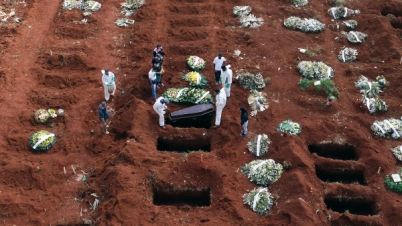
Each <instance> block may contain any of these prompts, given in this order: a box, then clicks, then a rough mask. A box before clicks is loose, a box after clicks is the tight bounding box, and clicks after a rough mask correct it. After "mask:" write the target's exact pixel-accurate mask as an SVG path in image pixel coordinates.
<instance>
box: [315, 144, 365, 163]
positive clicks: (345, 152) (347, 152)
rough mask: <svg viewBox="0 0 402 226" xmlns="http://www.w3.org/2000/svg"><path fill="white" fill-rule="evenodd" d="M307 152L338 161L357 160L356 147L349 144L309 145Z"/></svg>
mask: <svg viewBox="0 0 402 226" xmlns="http://www.w3.org/2000/svg"><path fill="white" fill-rule="evenodd" d="M308 150H309V151H310V152H311V153H316V154H317V155H318V156H321V157H324V158H332V159H340V160H357V159H358V156H357V155H356V147H355V146H354V145H351V144H337V143H325V144H310V145H309V146H308Z"/></svg>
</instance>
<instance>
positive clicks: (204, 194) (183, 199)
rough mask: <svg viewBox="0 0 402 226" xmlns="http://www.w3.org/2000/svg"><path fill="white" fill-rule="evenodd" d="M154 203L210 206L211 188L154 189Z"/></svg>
mask: <svg viewBox="0 0 402 226" xmlns="http://www.w3.org/2000/svg"><path fill="white" fill-rule="evenodd" d="M153 204H154V205H157V206H181V205H189V206H194V207H197V206H210V205H211V189H210V188H202V189H194V188H181V189H175V188H168V189H153Z"/></svg>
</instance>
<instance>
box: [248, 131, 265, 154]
mask: <svg viewBox="0 0 402 226" xmlns="http://www.w3.org/2000/svg"><path fill="white" fill-rule="evenodd" d="M270 144H271V140H270V139H269V138H268V136H267V135H266V134H260V135H257V136H256V137H254V138H253V139H252V140H251V141H250V142H248V143H247V149H248V150H249V151H250V152H251V153H253V154H254V155H255V156H257V157H260V156H263V155H265V154H266V153H267V152H268V148H269V145H270Z"/></svg>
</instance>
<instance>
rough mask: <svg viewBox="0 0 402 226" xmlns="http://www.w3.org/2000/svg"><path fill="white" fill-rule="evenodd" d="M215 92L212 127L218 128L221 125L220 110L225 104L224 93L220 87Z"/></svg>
mask: <svg viewBox="0 0 402 226" xmlns="http://www.w3.org/2000/svg"><path fill="white" fill-rule="evenodd" d="M215 92H216V118H215V126H214V128H218V127H219V126H220V125H221V116H222V110H223V108H224V107H225V105H226V94H225V91H224V90H223V88H222V89H217V90H215Z"/></svg>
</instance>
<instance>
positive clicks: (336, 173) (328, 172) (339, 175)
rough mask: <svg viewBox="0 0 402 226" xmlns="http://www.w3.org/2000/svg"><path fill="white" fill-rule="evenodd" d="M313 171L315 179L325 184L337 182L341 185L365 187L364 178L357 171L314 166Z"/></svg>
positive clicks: (359, 171)
mask: <svg viewBox="0 0 402 226" xmlns="http://www.w3.org/2000/svg"><path fill="white" fill-rule="evenodd" d="M315 171H316V174H317V177H318V178H319V179H320V180H322V181H324V182H327V183H333V182H338V183H341V184H360V185H367V181H366V179H365V178H364V172H363V171H362V170H358V169H350V168H329V169H328V168H326V167H324V166H320V165H316V166H315Z"/></svg>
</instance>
